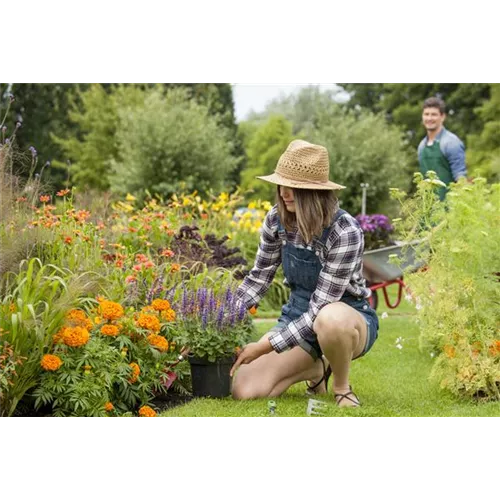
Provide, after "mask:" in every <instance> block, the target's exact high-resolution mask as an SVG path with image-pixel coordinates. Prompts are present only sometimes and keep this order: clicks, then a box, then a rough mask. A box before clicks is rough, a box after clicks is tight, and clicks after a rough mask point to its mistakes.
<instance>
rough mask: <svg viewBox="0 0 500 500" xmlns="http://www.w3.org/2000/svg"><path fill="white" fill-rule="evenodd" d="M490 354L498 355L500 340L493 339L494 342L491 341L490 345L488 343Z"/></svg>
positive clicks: (499, 352)
mask: <svg viewBox="0 0 500 500" xmlns="http://www.w3.org/2000/svg"><path fill="white" fill-rule="evenodd" d="M489 351H490V354H491V355H492V356H499V355H500V340H495V342H493V343H492V344H491V345H490V349H489Z"/></svg>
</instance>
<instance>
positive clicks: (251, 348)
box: [229, 337, 273, 377]
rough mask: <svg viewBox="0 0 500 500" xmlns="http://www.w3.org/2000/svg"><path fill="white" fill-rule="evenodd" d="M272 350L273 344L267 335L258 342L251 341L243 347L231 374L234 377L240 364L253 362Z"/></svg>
mask: <svg viewBox="0 0 500 500" xmlns="http://www.w3.org/2000/svg"><path fill="white" fill-rule="evenodd" d="M272 350H273V346H272V345H271V342H269V339H268V338H267V337H263V338H261V339H260V340H259V341H258V342H251V343H250V344H247V345H246V346H245V347H243V349H242V351H241V352H240V354H239V356H238V359H237V360H236V363H234V365H233V367H232V368H231V371H230V373H229V374H230V375H231V377H232V376H233V374H234V372H235V371H236V369H237V368H238V367H239V366H240V365H246V364H247V363H251V362H252V361H254V360H255V359H257V358H260V357H261V356H262V355H263V354H267V353H269V352H271V351H272Z"/></svg>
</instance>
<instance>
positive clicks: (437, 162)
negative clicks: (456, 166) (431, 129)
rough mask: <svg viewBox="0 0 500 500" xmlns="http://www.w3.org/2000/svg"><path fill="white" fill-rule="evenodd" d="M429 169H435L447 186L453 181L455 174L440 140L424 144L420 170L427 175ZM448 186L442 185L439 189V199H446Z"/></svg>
mask: <svg viewBox="0 0 500 500" xmlns="http://www.w3.org/2000/svg"><path fill="white" fill-rule="evenodd" d="M429 170H434V172H436V174H437V175H438V178H439V179H440V180H441V181H443V182H444V183H445V184H446V186H449V184H450V182H453V175H452V174H451V169H450V164H449V163H448V160H447V159H446V158H445V156H444V155H443V153H442V152H441V148H440V147H439V141H436V140H435V141H434V142H433V144H432V146H424V149H423V150H422V156H421V161H420V172H421V173H422V175H423V176H424V177H425V174H426V173H427V171H429ZM447 191H448V187H440V188H439V190H438V194H439V199H440V200H441V201H443V200H444V198H445V196H446V193H447Z"/></svg>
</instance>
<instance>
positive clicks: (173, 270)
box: [170, 264, 181, 273]
mask: <svg viewBox="0 0 500 500" xmlns="http://www.w3.org/2000/svg"><path fill="white" fill-rule="evenodd" d="M180 268H181V266H180V265H179V264H172V266H171V267H170V272H171V273H176V272H178V271H179V269H180Z"/></svg>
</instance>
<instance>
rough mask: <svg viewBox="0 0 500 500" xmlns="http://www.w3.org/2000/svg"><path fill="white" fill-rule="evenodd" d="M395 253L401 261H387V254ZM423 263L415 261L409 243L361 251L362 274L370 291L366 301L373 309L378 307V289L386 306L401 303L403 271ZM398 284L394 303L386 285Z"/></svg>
mask: <svg viewBox="0 0 500 500" xmlns="http://www.w3.org/2000/svg"><path fill="white" fill-rule="evenodd" d="M390 255H396V256H397V257H399V258H400V257H401V256H402V255H403V261H402V263H401V264H399V265H396V264H392V263H390V262H389V256H390ZM424 265H425V264H424V263H423V262H417V261H416V258H415V250H414V248H413V247H412V246H411V245H410V244H409V243H396V244H395V245H392V246H389V247H384V248H377V249H375V250H367V251H365V252H364V253H363V275H364V277H365V279H366V281H367V285H368V287H369V288H370V290H371V291H372V294H371V296H370V297H369V299H368V301H369V303H370V306H371V307H372V308H373V309H377V307H378V290H382V292H383V294H384V299H385V303H386V305H387V307H389V308H390V309H395V308H396V307H398V306H399V304H400V303H401V297H402V294H403V289H404V288H406V285H405V282H404V280H403V274H404V273H410V272H414V271H416V270H418V269H420V268H421V267H423V266H424ZM390 285H398V294H397V298H396V300H395V302H394V303H391V301H390V299H389V294H388V292H387V287H388V286H390Z"/></svg>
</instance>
